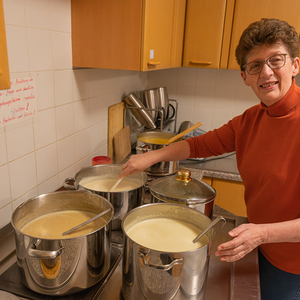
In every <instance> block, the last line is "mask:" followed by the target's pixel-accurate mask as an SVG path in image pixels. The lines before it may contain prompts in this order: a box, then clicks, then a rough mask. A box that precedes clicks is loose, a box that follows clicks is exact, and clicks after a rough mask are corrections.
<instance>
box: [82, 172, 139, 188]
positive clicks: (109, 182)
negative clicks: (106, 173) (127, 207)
mask: <svg viewBox="0 0 300 300" xmlns="http://www.w3.org/2000/svg"><path fill="white" fill-rule="evenodd" d="M116 182H117V179H106V178H103V177H101V176H92V177H88V178H83V179H82V180H80V182H79V184H80V185H81V186H83V187H84V188H86V189H90V190H94V191H98V192H109V191H110V189H111V188H112V187H113V185H114V184H115V183H116ZM139 187H140V185H138V184H137V183H135V182H132V181H130V180H128V179H127V178H123V179H122V180H121V181H120V183H119V184H118V185H117V186H116V187H115V189H114V190H113V192H125V191H131V190H135V189H137V188H139Z"/></svg>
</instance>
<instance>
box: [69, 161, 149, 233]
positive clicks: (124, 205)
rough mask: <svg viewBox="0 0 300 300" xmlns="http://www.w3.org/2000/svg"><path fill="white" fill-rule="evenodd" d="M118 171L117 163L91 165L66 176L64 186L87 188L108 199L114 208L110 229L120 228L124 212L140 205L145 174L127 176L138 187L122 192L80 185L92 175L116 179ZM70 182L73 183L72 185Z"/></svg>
mask: <svg viewBox="0 0 300 300" xmlns="http://www.w3.org/2000/svg"><path fill="white" fill-rule="evenodd" d="M120 173H121V165H117V164H111V165H97V166H91V167H87V168H84V169H82V170H80V171H79V172H78V173H77V174H76V175H75V178H67V179H66V180H65V183H64V187H66V188H68V189H76V190H88V191H90V192H92V193H95V194H97V195H100V196H102V197H104V198H106V199H108V201H109V202H111V204H112V205H113V207H114V210H115V212H114V217H113V220H112V230H119V229H121V222H122V219H123V217H124V216H125V215H126V213H127V212H128V211H130V210H131V209H133V208H135V207H137V206H139V205H141V200H142V197H143V192H144V185H145V183H146V182H147V179H148V177H147V175H146V174H145V173H144V172H142V173H139V174H134V175H130V176H127V177H126V180H129V181H132V182H134V183H136V184H137V185H138V188H136V189H133V190H128V191H124V192H107V191H96V190H92V189H88V188H85V187H84V186H82V185H81V180H83V179H86V178H88V177H93V176H100V177H101V178H102V179H115V180H117V178H118V175H119V174H120ZM70 183H73V185H72V184H70Z"/></svg>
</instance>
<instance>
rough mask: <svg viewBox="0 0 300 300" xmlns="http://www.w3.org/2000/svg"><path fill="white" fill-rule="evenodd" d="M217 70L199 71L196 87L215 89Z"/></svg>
mask: <svg viewBox="0 0 300 300" xmlns="http://www.w3.org/2000/svg"><path fill="white" fill-rule="evenodd" d="M217 74H218V70H217V69H201V68H199V69H197V75H196V76H197V78H196V86H198V87H205V88H211V89H214V88H215V87H216V80H217Z"/></svg>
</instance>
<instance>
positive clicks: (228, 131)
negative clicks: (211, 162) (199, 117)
mask: <svg viewBox="0 0 300 300" xmlns="http://www.w3.org/2000/svg"><path fill="white" fill-rule="evenodd" d="M234 121H235V119H233V120H231V121H229V122H228V123H227V124H225V125H223V126H222V127H220V128H218V129H215V130H213V131H209V132H207V133H206V134H204V135H200V136H197V137H193V138H189V139H187V140H186V141H187V142H188V143H189V146H190V156H189V158H196V157H209V156H217V155H221V154H223V153H228V152H232V151H235V131H234V126H233V123H234Z"/></svg>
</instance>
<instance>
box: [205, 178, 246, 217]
mask: <svg viewBox="0 0 300 300" xmlns="http://www.w3.org/2000/svg"><path fill="white" fill-rule="evenodd" d="M202 181H204V182H206V183H208V184H209V185H211V186H212V187H213V188H214V189H215V190H216V191H217V196H216V199H215V201H214V203H215V204H216V205H218V206H220V207H222V208H224V209H226V210H228V211H229V212H231V213H233V214H235V215H238V216H243V217H247V210H246V205H245V201H244V192H245V188H244V185H243V183H242V182H237V181H231V180H224V179H218V178H210V177H203V179H202Z"/></svg>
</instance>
